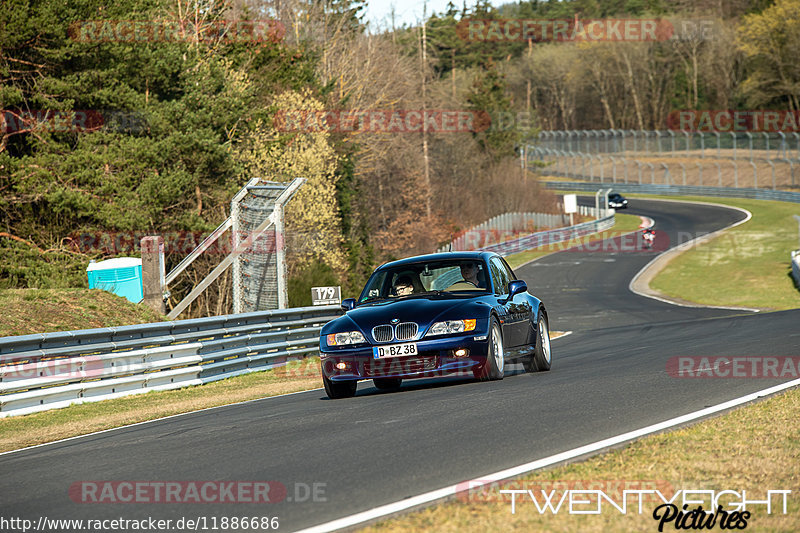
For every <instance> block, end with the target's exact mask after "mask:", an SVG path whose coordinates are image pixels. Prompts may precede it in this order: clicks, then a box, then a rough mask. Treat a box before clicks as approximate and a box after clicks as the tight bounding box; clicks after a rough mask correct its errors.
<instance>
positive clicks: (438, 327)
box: [428, 318, 476, 335]
mask: <svg viewBox="0 0 800 533" xmlns="http://www.w3.org/2000/svg"><path fill="white" fill-rule="evenodd" d="M475 322H476V320H475V319H474V318H470V319H467V320H445V321H444V322H437V323H435V324H434V325H433V326H431V329H430V330H428V335H447V334H449V333H462V332H464V331H472V330H473V329H475Z"/></svg>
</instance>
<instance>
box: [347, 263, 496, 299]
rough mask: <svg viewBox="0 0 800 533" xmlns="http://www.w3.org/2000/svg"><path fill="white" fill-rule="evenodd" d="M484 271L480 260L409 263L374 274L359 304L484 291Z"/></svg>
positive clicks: (485, 276) (486, 284)
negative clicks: (436, 294)
mask: <svg viewBox="0 0 800 533" xmlns="http://www.w3.org/2000/svg"><path fill="white" fill-rule="evenodd" d="M488 287H489V283H488V277H487V275H486V268H485V267H484V264H483V262H482V261H479V260H472V259H467V260H463V259H462V260H458V259H448V260H439V261H426V262H420V263H410V264H404V265H398V266H395V267H390V268H384V269H381V270H378V271H377V272H375V273H374V274H373V275H372V277H371V278H370V279H369V281H368V282H367V286H366V287H364V290H363V291H362V293H361V297H360V298H359V300H358V301H359V302H366V301H372V300H383V299H389V298H403V297H414V296H418V295H422V294H431V293H457V292H465V291H483V292H485V291H487V290H488Z"/></svg>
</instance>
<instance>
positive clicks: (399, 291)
mask: <svg viewBox="0 0 800 533" xmlns="http://www.w3.org/2000/svg"><path fill="white" fill-rule="evenodd" d="M392 292H393V293H394V295H395V296H408V295H409V294H411V293H413V292H414V286H413V284H412V283H411V278H410V277H409V276H400V277H399V278H397V279H396V280H395V281H394V286H393V287H392Z"/></svg>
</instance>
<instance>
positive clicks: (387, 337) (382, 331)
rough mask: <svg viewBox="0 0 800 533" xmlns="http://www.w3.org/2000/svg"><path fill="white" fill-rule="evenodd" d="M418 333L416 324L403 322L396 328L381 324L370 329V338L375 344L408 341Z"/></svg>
mask: <svg viewBox="0 0 800 533" xmlns="http://www.w3.org/2000/svg"><path fill="white" fill-rule="evenodd" d="M418 331H419V325H417V323H416V322H403V323H402V324H398V325H396V326H392V325H390V324H382V325H380V326H375V327H374V328H372V338H373V339H375V342H391V341H393V340H398V341H408V340H411V339H413V338H414V337H416V336H417V332H418Z"/></svg>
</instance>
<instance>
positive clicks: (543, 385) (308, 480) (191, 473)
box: [0, 199, 800, 531]
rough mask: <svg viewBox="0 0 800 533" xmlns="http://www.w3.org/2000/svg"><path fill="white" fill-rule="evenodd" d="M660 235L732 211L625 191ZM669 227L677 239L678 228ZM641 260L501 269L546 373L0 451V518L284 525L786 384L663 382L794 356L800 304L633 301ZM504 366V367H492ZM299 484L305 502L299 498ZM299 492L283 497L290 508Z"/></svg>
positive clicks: (284, 401) (294, 398)
mask: <svg viewBox="0 0 800 533" xmlns="http://www.w3.org/2000/svg"><path fill="white" fill-rule="evenodd" d="M627 212H628V213H631V214H646V215H647V216H650V217H652V218H653V219H654V220H655V221H656V229H657V230H658V231H659V232H661V235H660V237H659V238H660V239H662V241H661V242H660V243H659V242H658V241H657V245H656V248H663V246H664V242H665V241H663V239H669V242H670V243H671V244H674V243H676V242H679V241H680V240H681V239H682V240H683V241H685V240H687V238H686V235H687V234H692V236H693V237H694V236H697V235H699V234H702V233H706V232H710V231H713V230H716V229H719V228H721V227H724V226H727V225H729V224H731V223H733V222H735V221H737V220H739V219H740V218H741V217H742V216H743V215H742V214H741V213H740V212H738V211H732V210H728V209H723V208H717V207H705V206H703V207H699V206H687V205H682V204H675V203H667V202H655V201H653V202H649V201H644V200H637V199H634V200H631V207H630V208H629V209H628V211H627ZM679 232H685V233H684V234H681V233H679ZM657 253H658V252H656V251H642V250H640V249H633V250H626V249H620V247H617V248H616V249H614V248H613V247H608V248H606V247H601V248H599V249H597V250H586V249H584V250H568V251H564V252H560V253H558V254H554V255H551V256H548V257H545V258H542V259H541V260H539V261H536V262H533V263H530V264H528V265H526V266H523V267H521V268H520V269H518V272H517V274H518V275H519V276H520V277H522V278H523V279H525V280H526V281H527V283H528V286H529V290H530V291H531V292H532V293H533V294H536V295H537V296H540V297H541V298H542V299H543V300H544V301H545V303H546V305H547V307H548V309H549V311H550V316H551V327H552V329H557V330H562V331H563V330H571V331H573V332H574V333H573V334H572V335H570V336H568V337H566V338H564V339H560V340H557V341H554V343H553V353H554V359H553V361H554V362H553V369H552V371H550V372H546V373H538V374H525V373H523V372H522V370H521V365H514V366H512V367H511V368H512V372H511V375H508V374H507V375H506V378H505V379H504V380H503V381H499V382H490V383H476V382H472V381H468V380H460V379H438V380H434V379H431V380H424V381H417V382H411V383H409V382H407V383H406V384H404V385H403V387H402V389H401V390H400V391H399V392H396V393H379V392H378V391H377V390H376V389H374V388H373V387H372V386H371V384H370V383H369V382H364V383H362V384H361V385H359V392H358V395H357V396H356V397H354V398H351V399H346V400H336V401H331V400H328V399H326V397H325V393H324V392H323V391H322V390H315V391H310V392H305V393H300V394H294V395H289V396H283V397H278V398H272V399H265V400H259V401H255V402H250V403H246V404H241V405H234V406H228V407H223V408H218V409H213V410H208V411H204V412H198V413H193V414H188V415H185V416H179V417H175V418H171V419H166V420H162V421H156V422H153V423H148V424H142V425H138V426H133V427H129V428H123V429H120V430H115V431H111V432H107V433H102V434H98V435H94V436H89V437H85V438H79V439H74V440H69V441H65V442H62V443H57V444H53V445H47V446H42V447H38V448H33V449H28V450H24V451H20V452H14V453H10V454H5V455H0V472H2V474H3V475H2V476H0V515H2V516H3V517H21V518H26V519H30V520H34V521H36V520H38V518H39V517H40V516H46V517H48V518H84V519H89V518H91V519H102V518H119V517H122V518H128V519H131V518H146V517H154V518H160V519H173V520H176V519H179V518H181V517H187V518H193V519H194V518H197V517H203V516H205V517H233V516H239V517H242V516H249V517H273V516H277V517H279V519H280V530H281V531H292V530H297V529H301V528H304V527H309V526H312V525H315V524H320V523H323V522H327V521H329V520H333V519H336V518H340V517H343V516H347V515H350V514H353V513H356V512H359V511H364V510H367V509H370V508H373V507H376V506H378V505H381V504H386V503H390V502H393V501H397V500H400V499H403V498H406V497H409V496H413V495H417V494H420V493H423V492H427V491H431V490H434V489H438V488H441V487H443V486H447V485H452V484H455V483H459V482H462V481H464V480H469V479H475V478H481V476H482V475H484V474H487V473H491V472H495V471H498V470H501V469H505V468H509V467H512V466H515V465H519V464H522V463H526V462H529V461H533V460H535V459H538V458H542V457H547V456H550V455H553V454H555V453H558V452H561V451H565V450H569V449H572V448H575V447H578V446H581V445H585V444H588V443H592V442H595V441H598V440H601V439H604V438H607V437H611V436H614V435H618V434H620V433H624V432H627V431H631V430H635V429H638V428H641V427H643V426H647V425H649V424H654V423H657V422H661V421H664V420H667V419H669V418H672V417H675V416H679V415H682V414H685V413H689V412H692V411H695V410H698V409H702V408H704V407H707V406H711V405H715V404H718V403H721V402H724V401H726V400H730V399H733V398H737V397H739V396H743V395H745V394H748V393H752V392H755V391H758V390H760V389H764V388H767V387H769V386H772V385H777V384H779V383H781V382H783V381H788V379H784V380H779V379H678V378H674V377H670V376H669V375H668V374H667V372H666V370H665V368H666V363H667V360H668V359H669V358H670V357H673V356H681V355H693V356H696V355H709V356H711V355H727V356H733V355H747V356H763V355H778V356H798V355H800V330H798V328H797V324H798V323H800V310H795V311H786V312H779V313H769V314H767V313H755V314H754V313H746V312H742V311H734V310H719V309H713V310H710V309H698V308H691V307H676V306H673V305H669V304H666V303H663V302H659V301H656V300H652V299H648V298H643V297H640V296H637V295H635V294H633V293H632V292H630V291H629V290H628V284H629V282H630V280H631V278H632V277H633V276H634V275H635V274H636V273H637V272H638V271H639V270H640V269H641V268H642V267H643V266H644V265H645V264H647V263H648V262H649V261H650V260H651V259H652V258H653V257H654V256H655V255H656V254H657ZM507 371H508V367H507ZM99 480H106V481H198V482H202V481H207V480H224V481H267V480H274V481H278V482H280V483H282V484H283V485H285V486H286V487H287V490H288V493H287V498H286V499H285V500H283V501H281V502H280V503H273V504H230V503H225V504H192V503H189V504H163V503H162V504H145V505H140V504H137V505H134V504H81V503H74V502H73V501H72V500H71V499H70V496H69V493H68V490H69V488H70V485H71V484H73V483H74V482H79V481H99ZM314 484H317V485H316V488H317V496H316V498H315V497H313V496H312V495H311V494H310V492H311V490H309V489H312V487H313V486H314ZM298 500H299V501H298Z"/></svg>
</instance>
